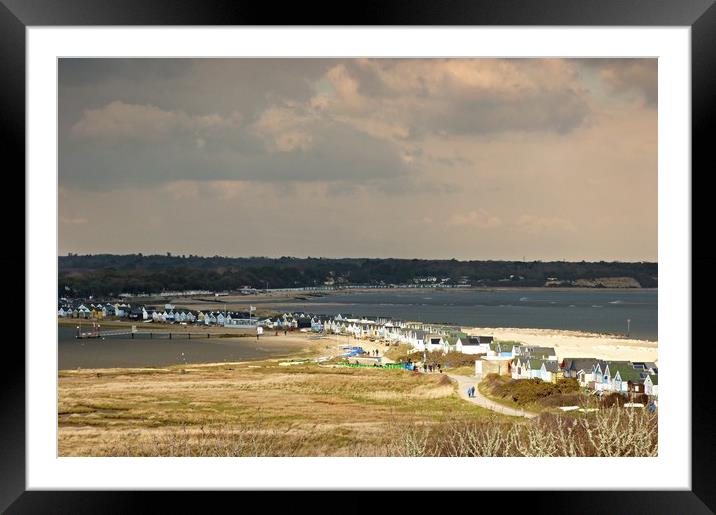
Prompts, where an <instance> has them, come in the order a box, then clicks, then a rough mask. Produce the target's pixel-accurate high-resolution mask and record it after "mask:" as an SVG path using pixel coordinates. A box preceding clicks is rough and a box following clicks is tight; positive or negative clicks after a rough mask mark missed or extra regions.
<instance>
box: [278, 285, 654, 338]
mask: <svg viewBox="0 0 716 515" xmlns="http://www.w3.org/2000/svg"><path fill="white" fill-rule="evenodd" d="M272 305H274V306H276V308H277V309H281V310H283V311H292V310H300V311H306V312H310V313H315V314H326V315H336V314H338V313H341V314H343V315H345V314H350V315H353V316H366V317H371V316H390V317H393V318H397V319H402V320H418V321H421V322H429V323H445V324H453V325H459V326H465V327H518V328H542V329H562V330H573V331H584V332H592V333H609V334H618V335H624V336H626V335H628V336H629V337H631V338H635V339H642V340H658V309H657V306H658V290H657V289H633V290H627V289H607V288H598V289H597V288H589V289H587V288H584V289H581V288H580V289H576V288H574V289H572V288H569V289H567V288H564V289H546V288H539V289H538V288H532V289H529V288H528V289H516V288H510V289H495V290H480V289H464V290H463V289H445V290H434V289H428V288H416V289H415V290H400V291H397V290H396V291H386V290H376V291H346V292H345V293H342V292H339V293H335V294H330V295H327V296H324V297H306V300H303V299H301V300H287V301H286V302H282V303H278V304H277V303H275V302H274V303H272Z"/></svg>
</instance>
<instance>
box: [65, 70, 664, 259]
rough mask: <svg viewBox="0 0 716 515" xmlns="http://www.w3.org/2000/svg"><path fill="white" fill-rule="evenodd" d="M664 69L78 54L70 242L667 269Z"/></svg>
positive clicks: (90, 249) (71, 121)
mask: <svg viewBox="0 0 716 515" xmlns="http://www.w3.org/2000/svg"><path fill="white" fill-rule="evenodd" d="M656 89H657V62H656V60H654V59H619V60H616V59H615V60H606V59H582V60H574V59H567V60H564V59H552V60H543V59H497V60H493V59H468V60H462V59H445V60H442V59H346V60H337V59H61V60H60V64H59V144H60V152H59V251H60V254H66V253H68V252H76V253H81V254H83V253H100V252H110V253H136V252H143V253H165V252H172V253H173V254H199V255H208V256H212V255H216V254H218V255H230V256H257V255H265V256H314V257H317V256H325V257H343V256H352V257H408V258H412V257H418V258H456V259H523V258H524V259H527V260H534V259H541V260H551V259H566V260H582V259H584V260H602V259H604V260H625V261H642V260H648V261H655V260H656V259H657V90H656Z"/></svg>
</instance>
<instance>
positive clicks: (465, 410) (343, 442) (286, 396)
mask: <svg viewBox="0 0 716 515" xmlns="http://www.w3.org/2000/svg"><path fill="white" fill-rule="evenodd" d="M251 367H252V368H249V366H248V365H233V366H228V365H222V366H213V367H209V366H184V367H183V368H179V367H170V368H154V369H129V370H125V369H112V370H94V371H89V370H83V371H63V372H62V373H61V374H60V378H59V399H58V422H59V451H60V455H61V456H108V455H112V456H114V455H120V456H123V455H140V456H143V455H192V456H193V455H197V456H204V455H222V456H223V455H237V456H244V455H252V456H253V455H256V456H264V455H280V456H294V455H311V456H346V455H347V456H352V455H377V456H385V455H387V454H386V453H387V452H388V450H387V448H388V445H389V444H391V442H393V441H394V439H395V436H396V427H398V426H411V425H415V424H425V425H436V424H440V423H442V422H444V421H446V420H458V421H465V422H470V421H472V422H475V421H479V420H483V419H484V418H485V417H486V416H490V414H491V412H487V411H486V410H483V409H482V408H480V407H477V406H474V405H471V404H469V403H466V402H464V401H462V400H460V399H459V397H458V396H457V393H456V392H455V390H454V388H453V387H452V386H451V385H449V384H445V383H444V382H443V381H441V379H442V377H441V376H430V375H420V376H417V377H416V376H414V375H413V374H410V373H409V372H405V371H402V370H372V369H345V368H338V367H336V368H328V367H319V366H317V365H295V366H292V367H278V366H276V364H275V363H271V362H263V363H254V364H252V365H251ZM255 367H260V368H255ZM356 453H358V454H356Z"/></svg>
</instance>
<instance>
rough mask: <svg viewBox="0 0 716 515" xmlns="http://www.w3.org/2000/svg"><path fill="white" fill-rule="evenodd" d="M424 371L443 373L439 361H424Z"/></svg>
mask: <svg viewBox="0 0 716 515" xmlns="http://www.w3.org/2000/svg"><path fill="white" fill-rule="evenodd" d="M423 372H425V373H427V372H440V373H441V374H442V373H443V369H442V367H441V366H440V363H437V364H435V365H432V364H427V363H423Z"/></svg>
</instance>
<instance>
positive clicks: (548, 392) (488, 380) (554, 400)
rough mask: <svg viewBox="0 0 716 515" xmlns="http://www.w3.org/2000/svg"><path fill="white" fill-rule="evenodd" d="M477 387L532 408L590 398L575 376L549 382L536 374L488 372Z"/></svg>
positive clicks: (498, 399)
mask: <svg viewBox="0 0 716 515" xmlns="http://www.w3.org/2000/svg"><path fill="white" fill-rule="evenodd" d="M478 388H479V389H480V392H481V393H482V394H483V395H485V396H486V397H489V398H491V399H492V400H494V401H496V402H499V403H501V404H505V405H507V406H510V407H517V408H527V409H530V411H542V410H544V409H548V408H554V407H557V406H574V405H582V404H584V403H585V402H586V400H587V399H586V396H585V395H584V393H582V390H581V388H580V387H579V384H578V383H577V380H576V379H557V381H556V383H550V382H546V381H542V380H541V379H537V378H533V379H512V378H511V377H509V376H500V375H498V374H488V375H487V376H485V378H484V379H483V380H482V381H481V383H480V384H479V385H478Z"/></svg>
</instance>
